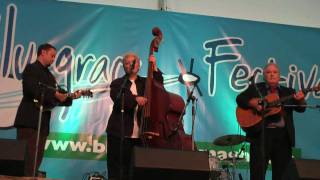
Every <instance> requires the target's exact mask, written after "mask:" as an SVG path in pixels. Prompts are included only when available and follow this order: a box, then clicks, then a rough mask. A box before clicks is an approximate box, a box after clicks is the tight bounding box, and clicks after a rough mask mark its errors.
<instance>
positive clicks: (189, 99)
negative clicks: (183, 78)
mask: <svg viewBox="0 0 320 180" xmlns="http://www.w3.org/2000/svg"><path fill="white" fill-rule="evenodd" d="M194 89H195V86H193V88H192V90H191V92H190V93H189V95H188V98H187V103H186V105H185V106H184V108H183V110H182V112H181V114H180V116H179V119H178V123H177V126H176V128H174V129H173V130H172V132H171V134H170V135H169V136H168V137H171V136H172V135H174V134H175V133H177V131H178V130H179V127H180V126H181V124H182V117H183V115H184V113H185V112H186V108H187V106H188V105H189V103H190V101H191V100H192V104H193V105H192V131H191V143H192V151H194V120H195V108H194V101H195V100H196V98H195V97H194V96H193V91H194Z"/></svg>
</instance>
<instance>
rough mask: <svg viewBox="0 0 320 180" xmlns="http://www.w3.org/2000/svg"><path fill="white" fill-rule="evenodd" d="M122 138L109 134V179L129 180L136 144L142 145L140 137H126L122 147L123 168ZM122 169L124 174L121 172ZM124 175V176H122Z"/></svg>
mask: <svg viewBox="0 0 320 180" xmlns="http://www.w3.org/2000/svg"><path fill="white" fill-rule="evenodd" d="M120 144H121V139H120V138H119V137H115V136H112V135H109V134H108V135H107V166H108V179H110V180H128V179H130V177H129V170H130V165H131V157H132V151H133V147H134V146H141V141H140V139H132V138H124V142H123V148H122V170H121V163H120V156H121V154H120ZM121 171H122V174H121ZM120 177H122V178H120Z"/></svg>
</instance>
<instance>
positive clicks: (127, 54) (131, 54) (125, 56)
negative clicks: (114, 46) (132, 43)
mask: <svg viewBox="0 0 320 180" xmlns="http://www.w3.org/2000/svg"><path fill="white" fill-rule="evenodd" d="M132 56H133V57H134V58H135V59H136V60H139V61H140V58H139V56H138V55H137V54H135V53H133V52H128V53H126V54H125V55H124V57H123V59H122V63H123V64H124V62H125V60H126V59H128V58H129V57H132Z"/></svg>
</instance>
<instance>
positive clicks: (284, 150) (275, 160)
mask: <svg viewBox="0 0 320 180" xmlns="http://www.w3.org/2000/svg"><path fill="white" fill-rule="evenodd" d="M263 75H264V80H265V82H262V83H257V84H255V85H254V84H253V85H250V86H249V88H248V89H247V90H245V91H244V92H242V93H241V94H239V95H238V97H237V104H238V106H239V107H241V108H244V109H253V110H255V111H257V112H262V111H263V110H264V108H267V109H268V108H270V107H268V106H267V107H264V106H265V102H264V101H261V98H260V96H259V95H262V96H263V97H266V96H269V97H271V96H273V97H276V98H275V99H277V100H278V99H279V98H282V97H286V96H290V95H292V98H291V99H289V100H287V101H284V102H283V103H282V104H280V106H276V107H274V108H281V109H280V112H278V113H275V114H270V115H269V116H266V117H265V118H264V120H263V121H262V122H261V123H259V124H258V125H257V126H260V127H255V128H256V129H255V131H252V132H247V139H248V140H249V142H250V143H251V144H250V177H251V178H250V179H251V180H263V179H265V172H266V168H267V164H268V161H269V160H271V165H272V179H273V180H278V179H279V180H280V179H281V178H282V176H283V175H284V172H285V170H286V168H287V166H288V165H289V163H290V161H291V159H292V147H293V146H294V145H295V129H294V122H293V111H297V112H304V111H305V105H306V102H305V100H304V93H303V92H302V91H299V92H297V93H295V91H294V89H292V88H287V87H284V86H280V85H279V81H280V71H279V68H278V66H277V65H276V64H274V63H269V64H267V65H266V66H265V68H264V70H263ZM286 105H287V106H286ZM289 105H293V106H289ZM267 112H268V111H267ZM248 121H249V119H248ZM262 125H263V128H264V129H262V128H261V126H262ZM262 130H264V131H262ZM262 132H264V133H262Z"/></svg>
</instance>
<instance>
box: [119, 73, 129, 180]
mask: <svg viewBox="0 0 320 180" xmlns="http://www.w3.org/2000/svg"><path fill="white" fill-rule="evenodd" d="M128 81H129V74H126V75H125V79H124V81H123V82H122V84H121V87H120V91H119V93H118V94H117V97H116V101H118V100H119V99H120V98H121V119H120V127H121V130H120V131H121V132H120V134H121V137H120V157H119V159H120V160H119V161H120V180H122V179H123V172H124V169H123V144H124V89H125V86H126V84H127V82H128Z"/></svg>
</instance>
